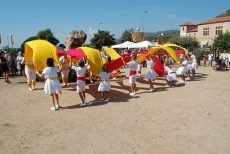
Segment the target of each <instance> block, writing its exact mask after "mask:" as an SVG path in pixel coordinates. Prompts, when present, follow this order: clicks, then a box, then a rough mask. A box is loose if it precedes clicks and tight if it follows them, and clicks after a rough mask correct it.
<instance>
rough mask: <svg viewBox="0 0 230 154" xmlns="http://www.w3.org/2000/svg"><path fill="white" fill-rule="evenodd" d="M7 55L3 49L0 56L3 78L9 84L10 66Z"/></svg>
mask: <svg viewBox="0 0 230 154" xmlns="http://www.w3.org/2000/svg"><path fill="white" fill-rule="evenodd" d="M4 56H5V51H1V57H0V66H1V67H0V69H1V71H2V73H3V78H4V80H5V84H9V83H10V81H9V67H8V65H7V64H8V62H7V60H6V58H5V57H4Z"/></svg>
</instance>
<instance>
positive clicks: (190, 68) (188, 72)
mask: <svg viewBox="0 0 230 154" xmlns="http://www.w3.org/2000/svg"><path fill="white" fill-rule="evenodd" d="M189 56H190V55H187V56H186V57H187V59H188V64H187V72H186V75H187V78H186V80H189V79H190V71H191V70H192V65H191V64H190V63H189V58H188V57H189Z"/></svg>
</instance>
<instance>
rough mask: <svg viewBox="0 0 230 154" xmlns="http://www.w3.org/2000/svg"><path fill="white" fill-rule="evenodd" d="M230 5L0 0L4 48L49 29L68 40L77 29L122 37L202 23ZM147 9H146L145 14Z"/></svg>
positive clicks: (215, 0) (220, 1) (198, 0)
mask: <svg viewBox="0 0 230 154" xmlns="http://www.w3.org/2000/svg"><path fill="white" fill-rule="evenodd" d="M229 8H230V0H190V1H186V0H0V34H1V38H2V44H0V49H1V48H2V47H5V46H7V45H8V42H9V46H10V47H11V43H10V41H8V40H9V37H10V35H13V38H14V45H13V47H16V48H18V47H20V46H21V44H22V43H23V41H24V40H26V39H27V38H29V37H31V36H35V35H36V34H37V33H38V31H40V30H45V29H47V28H50V29H51V31H52V32H53V34H54V36H55V37H56V38H57V39H58V40H59V41H60V43H61V44H64V40H65V38H67V37H68V35H69V33H70V32H71V31H73V30H82V31H84V32H85V33H86V35H87V40H86V42H85V43H87V44H88V43H90V39H91V38H92V37H93V34H94V33H97V31H98V29H99V30H106V31H109V32H110V34H114V35H115V36H114V37H115V38H116V39H119V38H120V37H121V35H122V33H123V32H124V31H125V30H129V29H131V28H134V29H135V28H140V31H144V32H158V31H164V30H171V29H173V30H179V28H180V25H181V24H183V23H185V22H193V23H195V24H198V23H201V22H203V21H205V20H208V19H211V18H214V17H216V16H218V15H220V14H221V13H223V12H225V11H226V10H228V9H229ZM146 11H148V12H147V13H145V12H146Z"/></svg>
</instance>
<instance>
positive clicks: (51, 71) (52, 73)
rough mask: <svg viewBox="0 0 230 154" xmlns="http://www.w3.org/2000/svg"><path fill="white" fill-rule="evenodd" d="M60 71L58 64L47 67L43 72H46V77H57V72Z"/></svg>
mask: <svg viewBox="0 0 230 154" xmlns="http://www.w3.org/2000/svg"><path fill="white" fill-rule="evenodd" d="M59 71H60V69H59V68H58V67H56V66H54V67H46V68H45V69H44V70H43V71H42V74H44V76H45V78H55V77H57V73H58V72H59Z"/></svg>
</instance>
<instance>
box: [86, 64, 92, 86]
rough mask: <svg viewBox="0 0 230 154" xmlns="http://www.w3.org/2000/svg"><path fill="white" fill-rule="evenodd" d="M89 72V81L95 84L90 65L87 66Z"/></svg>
mask: <svg viewBox="0 0 230 154" xmlns="http://www.w3.org/2000/svg"><path fill="white" fill-rule="evenodd" d="M87 72H88V75H89V80H90V82H91V83H93V73H92V71H91V69H90V65H88V66H87Z"/></svg>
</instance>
